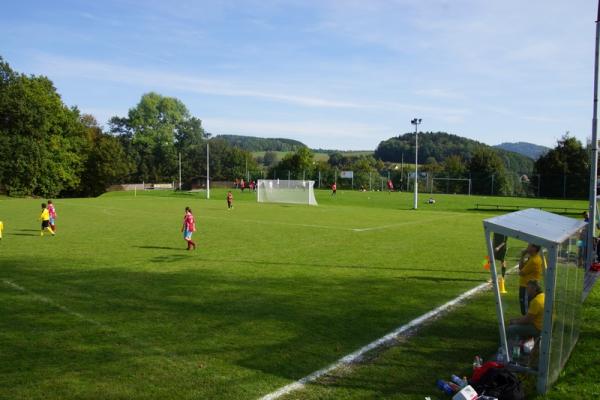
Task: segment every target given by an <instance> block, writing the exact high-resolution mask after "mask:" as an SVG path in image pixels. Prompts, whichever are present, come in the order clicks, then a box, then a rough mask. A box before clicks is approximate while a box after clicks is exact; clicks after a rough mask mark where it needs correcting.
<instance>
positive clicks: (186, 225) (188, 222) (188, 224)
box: [181, 207, 196, 250]
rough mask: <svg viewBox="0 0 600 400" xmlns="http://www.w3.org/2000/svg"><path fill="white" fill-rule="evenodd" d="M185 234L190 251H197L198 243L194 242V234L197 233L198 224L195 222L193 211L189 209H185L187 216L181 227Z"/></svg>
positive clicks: (184, 237)
mask: <svg viewBox="0 0 600 400" xmlns="http://www.w3.org/2000/svg"><path fill="white" fill-rule="evenodd" d="M181 232H183V239H185V241H186V242H187V244H188V245H187V249H188V250H196V243H194V241H193V240H192V234H193V233H194V232H196V222H195V221H194V214H192V209H191V208H189V207H186V208H185V216H184V217H183V226H182V227H181Z"/></svg>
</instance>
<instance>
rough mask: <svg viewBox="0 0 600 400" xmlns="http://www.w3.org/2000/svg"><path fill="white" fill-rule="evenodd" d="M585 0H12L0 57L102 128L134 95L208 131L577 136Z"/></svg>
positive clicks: (588, 98)
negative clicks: (47, 83) (178, 107)
mask: <svg viewBox="0 0 600 400" xmlns="http://www.w3.org/2000/svg"><path fill="white" fill-rule="evenodd" d="M595 16H596V10H595V2H594V1H591V0H576V1H571V2H567V1H564V0H545V1H539V0H530V1H522V0H503V1H498V0H494V1H493V0H395V1H394V0H387V1H377V0H368V1H366V0H364V1H358V0H357V1H354V0H348V1H341V0H340V1H335V0H332V1H329V0H318V1H316V0H315V1H311V0H303V1H296V0H286V1H275V0H260V1H242V0H239V1H172V2H167V1H160V0H148V1H127V0H124V1H98V2H88V1H60V0H57V1H27V0H22V1H10V2H5V4H3V6H2V13H0V38H1V39H0V55H2V56H3V57H4V58H5V59H6V60H7V61H8V62H9V63H10V64H11V65H12V67H13V68H15V69H16V70H18V71H21V72H26V73H31V74H44V75H47V76H48V77H50V78H51V79H52V80H53V81H54V83H55V85H56V87H57V88H58V91H59V93H61V95H62V96H63V99H64V101H65V102H66V103H67V104H69V105H77V106H78V107H79V108H80V109H81V110H82V111H83V112H87V113H91V114H93V115H95V116H96V117H97V118H98V120H99V121H100V122H101V123H104V122H106V121H107V120H108V119H109V118H110V117H111V116H113V115H120V116H124V115H126V113H127V110H128V109H129V108H130V107H132V106H134V105H135V104H136V103H137V102H138V101H139V98H140V96H141V95H142V94H143V93H146V92H149V91H157V92H159V93H161V94H164V95H168V96H175V97H177V98H179V99H181V100H182V101H183V102H184V103H185V104H186V105H187V106H188V108H189V109H190V111H191V113H192V114H193V115H195V116H197V117H198V118H200V119H202V120H203V124H204V127H205V129H206V130H207V131H208V132H211V133H213V134H221V133H231V134H244V135H258V136H267V137H289V138H295V139H299V140H301V141H303V142H305V143H306V144H308V145H309V146H311V147H323V148H338V149H373V148H375V147H376V146H377V144H378V143H379V141H381V140H383V139H387V138H389V137H391V136H394V135H397V134H400V133H404V132H407V131H410V130H412V127H411V125H410V120H411V119H412V118H414V117H420V118H422V119H423V124H422V125H421V129H422V130H426V131H446V132H450V133H455V134H458V135H462V136H467V137H470V138H473V139H476V140H479V141H482V142H485V143H488V144H497V143H500V142H504V141H530V142H533V143H538V144H543V145H547V146H550V145H552V144H554V143H555V141H556V139H558V138H559V137H560V136H562V135H563V134H564V133H565V132H566V131H570V132H571V134H572V135H575V136H577V137H579V138H580V139H581V140H586V138H587V137H589V136H590V130H591V117H592V94H593V93H592V78H593V75H592V73H593V51H594V34H595V30H594V29H595V26H594V21H595Z"/></svg>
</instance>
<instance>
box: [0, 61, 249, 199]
mask: <svg viewBox="0 0 600 400" xmlns="http://www.w3.org/2000/svg"><path fill="white" fill-rule="evenodd" d="M208 142H209V143H210V147H211V158H210V168H211V176H212V177H213V178H214V179H216V180H219V179H227V180H233V179H234V178H236V177H239V176H243V174H244V171H245V170H246V168H247V167H248V168H250V169H256V168H257V164H256V161H255V160H254V158H253V157H252V155H251V154H250V153H249V152H248V151H245V150H242V149H239V148H237V147H234V146H232V145H231V144H229V143H228V142H227V141H226V140H223V139H219V138H211V137H210V135H209V134H207V133H206V132H205V131H204V129H203V128H202V122H201V120H200V119H198V118H196V117H194V116H192V115H191V114H190V112H189V110H188V109H187V108H186V106H185V105H184V104H183V103H182V102H181V101H180V100H178V99H175V98H172V97H165V96H162V95H160V94H157V93H147V94H144V95H143V96H142V98H141V99H140V101H139V103H138V104H137V105H135V106H134V107H133V108H131V109H130V110H129V112H128V114H127V116H126V117H116V116H115V117H113V118H111V120H110V122H109V124H108V130H104V129H103V128H102V127H100V126H99V124H98V122H97V121H96V120H95V118H94V117H93V116H91V115H87V114H82V113H81V112H80V111H79V109H78V108H77V107H68V106H67V105H65V104H64V103H63V101H62V99H61V97H60V95H59V94H58V92H57V90H56V88H55V87H54V85H53V83H52V81H51V80H50V79H48V78H47V77H45V76H34V75H26V74H22V73H18V72H16V71H14V70H13V69H12V68H11V67H10V65H9V64H8V63H7V62H6V61H5V60H4V59H3V58H1V57H0V188H1V189H2V190H3V191H4V192H6V193H7V194H9V195H13V196H45V197H56V196H95V195H99V194H101V193H103V192H104V191H105V190H106V188H107V187H108V186H109V185H111V184H116V183H127V182H141V181H146V182H171V181H175V180H177V179H178V172H179V171H178V159H179V154H181V158H182V177H183V180H184V181H186V182H189V181H191V180H193V179H197V178H200V177H201V175H202V174H203V173H204V174H205V173H206V172H205V171H206V144H207V143H208Z"/></svg>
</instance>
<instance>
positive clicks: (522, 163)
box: [375, 132, 533, 174]
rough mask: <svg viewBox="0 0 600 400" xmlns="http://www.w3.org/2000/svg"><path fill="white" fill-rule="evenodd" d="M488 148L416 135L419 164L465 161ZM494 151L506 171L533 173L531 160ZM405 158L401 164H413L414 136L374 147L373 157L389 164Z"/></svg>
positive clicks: (431, 134) (448, 136)
mask: <svg viewBox="0 0 600 400" xmlns="http://www.w3.org/2000/svg"><path fill="white" fill-rule="evenodd" d="M480 146H484V147H491V146H488V145H486V144H484V143H481V142H478V141H476V140H472V139H467V138H465V137H461V136H457V135H452V134H449V133H445V132H424V133H419V163H431V162H433V161H435V162H438V163H441V162H443V161H444V160H445V159H446V158H447V157H449V156H451V155H460V156H461V157H463V158H464V159H465V160H468V159H470V158H471V154H473V152H474V151H475V149H476V148H477V147H480ZM491 148H492V149H494V150H495V151H496V152H497V153H498V154H499V155H500V156H501V157H502V159H503V160H504V163H505V165H506V167H507V168H508V169H509V170H511V171H514V172H516V173H519V174H530V173H531V171H532V169H533V160H532V159H531V158H529V157H526V156H523V155H521V154H518V153H514V152H512V151H507V150H504V149H500V148H494V147H491ZM403 155H404V162H408V163H413V162H414V161H415V135H414V133H407V134H404V135H401V136H396V137H393V138H390V139H388V140H384V141H382V142H381V143H379V145H378V146H377V149H376V150H375V157H377V158H379V159H381V160H383V161H389V162H400V161H401V160H402V156H403Z"/></svg>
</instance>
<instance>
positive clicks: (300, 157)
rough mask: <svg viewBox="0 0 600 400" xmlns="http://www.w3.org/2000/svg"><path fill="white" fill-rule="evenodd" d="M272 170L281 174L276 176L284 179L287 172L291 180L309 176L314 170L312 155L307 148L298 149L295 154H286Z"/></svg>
mask: <svg viewBox="0 0 600 400" xmlns="http://www.w3.org/2000/svg"><path fill="white" fill-rule="evenodd" d="M274 169H276V170H277V171H278V172H279V174H282V175H279V174H278V176H282V177H285V174H287V173H288V171H289V173H290V176H291V177H292V179H301V178H302V176H305V177H306V176H311V175H312V172H313V169H314V154H313V152H312V151H310V149H309V148H308V147H300V148H299V149H297V150H296V151H295V152H293V153H288V154H286V155H285V156H284V157H283V159H281V161H280V162H279V163H278V164H277V165H276V166H275V167H274Z"/></svg>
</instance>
